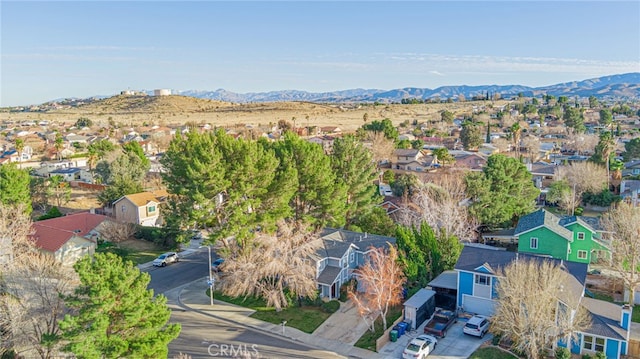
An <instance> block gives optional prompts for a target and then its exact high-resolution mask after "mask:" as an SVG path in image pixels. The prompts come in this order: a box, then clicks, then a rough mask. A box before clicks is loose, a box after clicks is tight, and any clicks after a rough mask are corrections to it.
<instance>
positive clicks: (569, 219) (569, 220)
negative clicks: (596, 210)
mask: <svg viewBox="0 0 640 359" xmlns="http://www.w3.org/2000/svg"><path fill="white" fill-rule="evenodd" d="M576 222H578V223H580V224H581V225H582V226H583V227H586V228H587V229H589V230H590V231H591V232H596V229H595V227H594V226H597V227H600V219H598V218H597V217H585V216H565V217H562V218H561V219H560V222H559V224H560V225H561V226H563V227H566V226H568V225H570V224H573V223H576ZM592 225H594V226H592Z"/></svg>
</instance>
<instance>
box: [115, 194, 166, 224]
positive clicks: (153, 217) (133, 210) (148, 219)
mask: <svg viewBox="0 0 640 359" xmlns="http://www.w3.org/2000/svg"><path fill="white" fill-rule="evenodd" d="M168 196H169V193H168V192H167V191H165V190H158V191H153V192H140V193H135V194H128V195H126V196H122V197H120V198H118V199H117V200H116V201H115V202H113V215H114V216H115V217H116V220H117V221H118V222H126V223H135V224H139V225H141V226H149V227H159V226H161V225H162V217H161V215H160V206H161V205H162V203H164V202H165V200H166V198H167V197H168Z"/></svg>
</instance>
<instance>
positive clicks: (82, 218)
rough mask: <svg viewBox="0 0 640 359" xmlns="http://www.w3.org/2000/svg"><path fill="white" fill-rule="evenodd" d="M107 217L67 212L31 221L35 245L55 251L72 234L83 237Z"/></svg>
mask: <svg viewBox="0 0 640 359" xmlns="http://www.w3.org/2000/svg"><path fill="white" fill-rule="evenodd" d="M108 218H109V217H107V216H103V215H100V214H93V213H89V212H81V213H75V214H69V215H66V216H63V217H58V218H51V219H45V220H44V221H38V222H34V223H33V229H34V230H35V234H34V238H35V240H36V245H37V246H38V247H40V248H42V249H44V250H46V251H49V252H56V251H57V250H58V249H60V247H62V246H63V245H64V244H65V243H67V241H68V240H69V239H71V238H72V237H73V236H74V235H77V236H79V237H84V236H85V235H87V234H88V233H89V232H91V230H93V229H94V228H96V227H98V225H99V224H100V223H102V222H103V221H105V220H107V219H108Z"/></svg>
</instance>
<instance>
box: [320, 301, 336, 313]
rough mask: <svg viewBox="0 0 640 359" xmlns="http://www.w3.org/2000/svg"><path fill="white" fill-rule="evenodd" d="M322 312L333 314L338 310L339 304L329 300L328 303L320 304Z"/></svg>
mask: <svg viewBox="0 0 640 359" xmlns="http://www.w3.org/2000/svg"><path fill="white" fill-rule="evenodd" d="M321 308H322V311H323V312H325V313H335V312H337V311H338V309H340V302H338V301H337V300H335V299H334V300H331V301H328V302H324V303H322V307H321Z"/></svg>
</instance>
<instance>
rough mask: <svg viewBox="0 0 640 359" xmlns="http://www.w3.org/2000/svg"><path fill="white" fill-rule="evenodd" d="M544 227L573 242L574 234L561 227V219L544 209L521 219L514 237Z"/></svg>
mask: <svg viewBox="0 0 640 359" xmlns="http://www.w3.org/2000/svg"><path fill="white" fill-rule="evenodd" d="M542 226H545V227H547V228H549V229H550V230H552V231H553V232H555V233H557V234H558V235H560V236H562V237H564V238H565V239H567V240H568V241H572V240H573V233H572V232H571V231H570V230H568V229H566V228H564V227H563V226H562V225H560V218H559V217H558V216H556V215H555V214H553V213H551V212H549V211H546V210H544V209H543V208H541V209H539V210H537V211H535V212H533V213H529V214H527V215H526V216H523V217H521V218H520V220H518V225H517V226H516V230H515V233H514V235H516V236H519V235H520V234H522V233H524V232H528V231H530V230H532V229H534V228H538V227H542Z"/></svg>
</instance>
